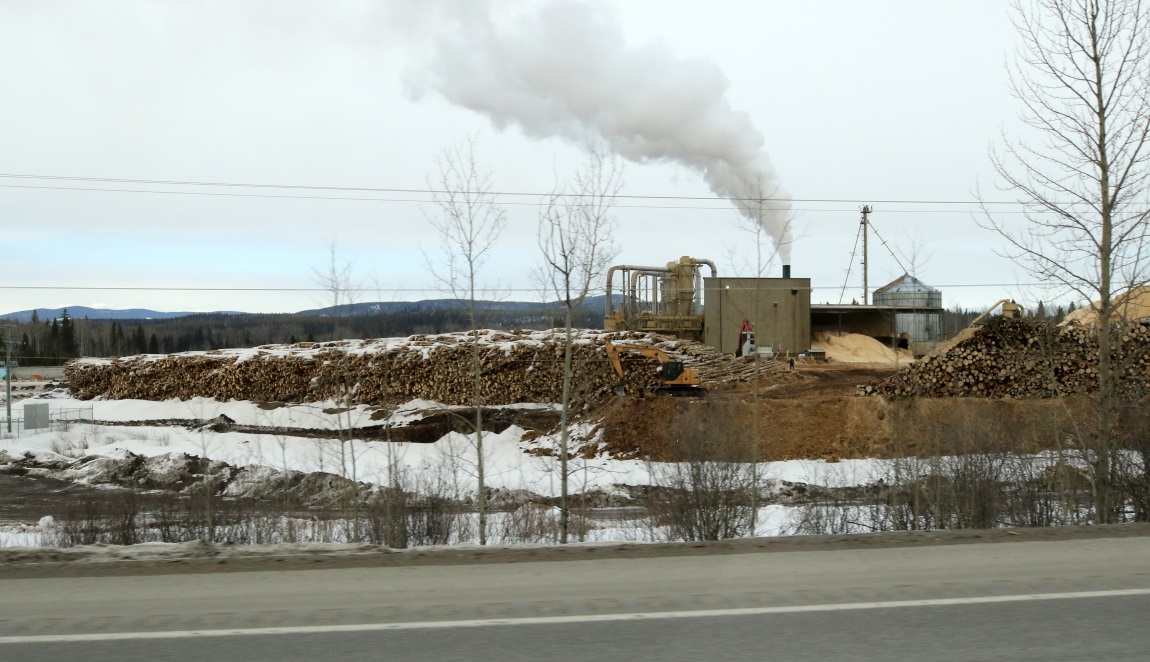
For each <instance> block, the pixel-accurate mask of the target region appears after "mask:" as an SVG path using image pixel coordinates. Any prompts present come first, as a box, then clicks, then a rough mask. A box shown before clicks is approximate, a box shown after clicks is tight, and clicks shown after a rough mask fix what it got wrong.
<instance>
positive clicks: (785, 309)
mask: <svg viewBox="0 0 1150 662" xmlns="http://www.w3.org/2000/svg"><path fill="white" fill-rule="evenodd" d="M703 291H704V294H705V309H704V313H703V314H704V318H703V319H704V324H705V327H706V329H705V333H704V341H705V342H706V343H707V344H708V345H710V346H711V347H714V348H716V349H718V350H719V351H721V352H723V353H727V354H733V353H734V352H735V350H737V349H738V343H739V329H740V328H741V327H742V323H743V320H748V321H750V322H751V324H752V325H753V326H754V328H755V338H756V340H757V342H758V344H759V346H760V347H767V346H770V347H772V348H773V349H774V350H775V351H776V352H790V353H792V354H798V353H801V352H805V351H807V350H808V349H810V344H811V343H810V340H811V280H810V279H809V278H705V279H704V280H703Z"/></svg>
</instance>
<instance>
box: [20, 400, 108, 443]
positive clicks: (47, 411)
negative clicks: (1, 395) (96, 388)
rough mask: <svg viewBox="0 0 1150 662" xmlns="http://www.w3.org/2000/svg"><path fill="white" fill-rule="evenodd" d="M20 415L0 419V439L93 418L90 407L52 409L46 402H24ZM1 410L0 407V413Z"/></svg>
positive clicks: (34, 432)
mask: <svg viewBox="0 0 1150 662" xmlns="http://www.w3.org/2000/svg"><path fill="white" fill-rule="evenodd" d="M23 409H24V411H23V413H22V415H20V416H16V415H15V414H16V409H15V407H14V408H13V410H12V413H13V417H12V420H11V421H9V420H8V419H7V418H4V419H0V439H19V438H20V437H22V436H27V435H32V434H40V433H42V432H47V431H49V430H52V429H56V428H58V427H59V426H61V425H67V424H70V423H86V422H87V423H90V422H91V421H92V420H94V419H93V416H92V407H74V408H67V409H65V408H60V409H52V408H50V407H48V404H47V403H36V404H31V403H29V404H25V405H24V408H23ZM2 413H3V410H2V409H0V414H2Z"/></svg>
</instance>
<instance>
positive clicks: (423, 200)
mask: <svg viewBox="0 0 1150 662" xmlns="http://www.w3.org/2000/svg"><path fill="white" fill-rule="evenodd" d="M4 176H5V175H0V177H4ZM0 188H7V189H30V190H39V191H73V192H77V191H78V192H88V193H139V194H145V195H184V196H196V197H214V198H256V199H269V200H330V201H336V202H386V203H414V204H434V200H431V199H426V198H374V197H363V196H358V197H357V196H335V195H277V194H271V193H226V192H222V191H164V190H157V189H127V188H89V187H83V186H37V185H34V184H0ZM492 195H510V196H514V195H539V196H541V197H542V196H544V195H546V194H528V193H493V194H492ZM570 195H575V194H570ZM618 197H621V198H638V199H652V200H656V199H667V200H700V201H702V200H711V201H714V200H716V198H714V197H710V198H708V197H702V196H698V197H692V196H623V195H621V196H618ZM722 199H724V200H731V199H730V198H722ZM791 201H792V202H804V203H821V202H825V203H828V204H830V203H845V202H847V201H845V200H813V199H812V200H801V199H793V200H791ZM881 202H885V203H886V204H940V205H951V204H956V205H957V204H963V205H976V204H979V203H977V202H946V201H937V202H923V201H913V200H908V201H892V200H885V201H881ZM498 204H500V205H506V206H516V207H539V206H543V205H545V204H547V203H546V202H545V201H543V200H540V201H537V202H513V201H506V200H501V201H499V202H498ZM994 204H1014V203H1006V202H1001V203H994ZM1019 204H1021V203H1019ZM614 206H615V208H617V209H658V210H668V209H669V210H676V209H680V210H691V211H724V212H730V211H732V209H733V208H732V207H731V206H730V205H642V204H616V205H614ZM762 211H791V212H819V213H854V211H855V210H854V209H847V208H842V209H823V208H812V207H791V206H787V207H763V208H762ZM975 211H976V210H974V209H884V210H883V213H884V214H971V213H974V212H975ZM994 213H995V214H998V215H1001V214H1015V215H1021V214H1034V213H1050V214H1052V213H1054V212H1050V211H1046V210H1041V211H996V212H994Z"/></svg>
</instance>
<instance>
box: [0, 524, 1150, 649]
mask: <svg viewBox="0 0 1150 662" xmlns="http://www.w3.org/2000/svg"><path fill="white" fill-rule="evenodd" d="M1051 594H1056V596H1055V597H1052V595H1051ZM1084 594H1086V595H1089V596H1091V597H1083V596H1084ZM0 598H2V599H0V603H2V604H0V659H14V660H16V659H21V660H23V659H29V660H34V659H45V660H47V659H81V658H82V659H94V660H99V659H108V660H111V659H124V658H139V659H145V658H146V659H252V660H256V659H267V660H273V659H275V660H281V659H282V660H292V659H299V660H303V659H382V658H385V657H386V658H391V659H412V660H451V659H472V660H483V659H491V660H497V659H499V660H503V659H524V660H526V659H533V660H534V659H570V660H577V659H590V658H592V657H598V658H607V659H621V658H625V659H628V660H645V659H651V660H656V659H658V660H674V659H684V660H686V659H692V660H699V659H725V660H738V659H755V660H762V659H786V660H808V659H810V660H836V659H896V658H897V659H941V660H989V659H1001V660H1016V659H1036V660H1038V659H1042V660H1060V659H1064V660H1082V659H1100V660H1101V659H1106V660H1112V659H1146V658H1147V655H1148V653H1147V651H1150V629H1147V628H1146V627H1145V614H1146V613H1150V538H1119V539H1095V540H1071V541H1059V542H1020V543H1008V544H992V545H979V544H969V545H953V546H944V547H930V548H892V549H866V550H849V551H833V552H820V553H762V554H734V555H728V556H698V557H665V558H646V559H624V560H597V561H581V562H541V563H517V564H502V565H491V564H488V565H455V566H428V567H393V568H374V569H343V570H313V571H295V572H242V573H228V574H180V575H158V576H157V575H153V576H130V577H78V578H37V579H9V580H0ZM908 602H910V603H911V604H907V603H908ZM635 614H642V615H643V617H642V618H636V617H635V616H634V615H635ZM225 630H229V631H230V632H229V633H228V634H223V633H222V632H221V631H225ZM212 631H215V632H212ZM205 635H206V636H205Z"/></svg>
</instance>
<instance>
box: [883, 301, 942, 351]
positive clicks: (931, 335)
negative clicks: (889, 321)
mask: <svg viewBox="0 0 1150 662" xmlns="http://www.w3.org/2000/svg"><path fill="white" fill-rule="evenodd" d="M874 304H875V305H876V306H898V307H899V308H923V309H924V310H923V311H922V312H912V313H897V314H895V316H894V326H895V334H896V335H901V334H903V333H905V334H906V335H907V338H909V339H910V340H911V341H937V340H940V339H941V337H942V336H941V328H942V326H941V325H942V314H941V313H940V312H939V309H941V308H942V292H939V291H937V290H930V291H919V292H876V293H875V295H874Z"/></svg>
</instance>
